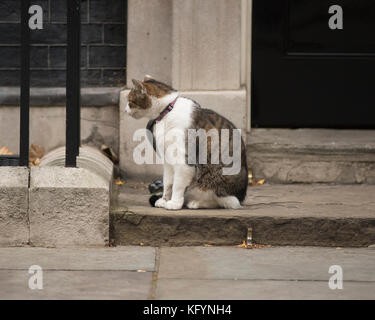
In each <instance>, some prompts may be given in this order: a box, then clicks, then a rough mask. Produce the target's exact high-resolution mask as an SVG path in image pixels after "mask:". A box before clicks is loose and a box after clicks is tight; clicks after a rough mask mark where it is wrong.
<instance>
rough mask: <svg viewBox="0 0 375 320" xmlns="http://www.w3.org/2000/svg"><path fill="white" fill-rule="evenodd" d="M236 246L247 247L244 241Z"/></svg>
mask: <svg viewBox="0 0 375 320" xmlns="http://www.w3.org/2000/svg"><path fill="white" fill-rule="evenodd" d="M236 247H237V248H247V244H246V241H244V242H242V244H239V245H238V246H236Z"/></svg>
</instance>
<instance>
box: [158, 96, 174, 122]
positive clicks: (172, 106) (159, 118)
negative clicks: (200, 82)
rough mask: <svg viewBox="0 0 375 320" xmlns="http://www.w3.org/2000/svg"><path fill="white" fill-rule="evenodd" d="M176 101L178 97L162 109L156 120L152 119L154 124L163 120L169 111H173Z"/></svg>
mask: <svg viewBox="0 0 375 320" xmlns="http://www.w3.org/2000/svg"><path fill="white" fill-rule="evenodd" d="M177 99H178V97H177V98H176V99H174V100H173V101H172V102H171V103H170V104H168V105H167V106H166V107H165V109H164V110H163V111H162V112H160V114H159V116H158V117H157V118H156V119H154V122H159V121H161V120H163V118H164V117H165V116H166V115H167V114H168V113H169V112H171V111H172V110H173V108H174V105H175V104H176V101H177Z"/></svg>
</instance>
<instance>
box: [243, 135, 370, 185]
mask: <svg viewBox="0 0 375 320" xmlns="http://www.w3.org/2000/svg"><path fill="white" fill-rule="evenodd" d="M247 157H248V166H249V168H251V169H252V170H253V174H254V176H255V178H256V179H266V180H267V181H269V182H272V183H340V184H352V183H357V184H362V183H365V184H375V130H334V129H295V130H294V129H252V130H251V132H250V133H249V134H248V136H247Z"/></svg>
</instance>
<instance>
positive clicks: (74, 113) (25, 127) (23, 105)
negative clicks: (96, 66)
mask: <svg viewBox="0 0 375 320" xmlns="http://www.w3.org/2000/svg"><path fill="white" fill-rule="evenodd" d="M20 1H21V85H20V109H21V110H20V148H19V150H20V152H19V155H14V156H13V155H12V156H0V166H28V165H29V122H30V121H29V119H30V28H29V18H30V15H29V8H30V0H20ZM80 7H81V0H67V12H68V15H67V24H68V26H67V27H68V34H67V36H68V37H67V39H68V40H67V77H66V157H65V165H66V166H67V167H75V166H76V164H77V156H78V155H79V146H80V109H81V108H80V61H81V59H80V48H81V42H80V41H81V40H80V29H81V19H80Z"/></svg>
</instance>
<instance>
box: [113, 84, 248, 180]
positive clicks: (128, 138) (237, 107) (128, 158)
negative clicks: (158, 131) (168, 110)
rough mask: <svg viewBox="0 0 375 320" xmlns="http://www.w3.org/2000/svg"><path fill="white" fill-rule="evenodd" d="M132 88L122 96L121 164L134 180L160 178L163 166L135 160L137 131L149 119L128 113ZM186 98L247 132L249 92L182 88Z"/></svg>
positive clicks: (143, 126)
mask: <svg viewBox="0 0 375 320" xmlns="http://www.w3.org/2000/svg"><path fill="white" fill-rule="evenodd" d="M128 94H129V90H124V91H122V92H121V95H120V167H121V169H123V170H124V171H125V173H126V174H127V176H128V177H129V178H132V179H138V180H140V179H144V178H147V179H151V178H155V177H160V175H161V174H162V172H163V171H162V166H160V165H137V164H136V163H135V162H134V160H133V150H134V148H135V147H136V146H137V142H134V141H133V134H134V132H135V131H136V130H138V129H141V128H146V125H147V122H148V120H147V119H140V120H135V119H133V118H131V117H130V116H128V115H127V114H126V113H125V108H126V105H127V97H128ZM180 95H181V96H183V97H187V98H191V99H193V100H196V101H197V102H198V103H199V104H200V105H201V106H202V108H207V109H212V110H215V111H216V112H218V113H220V114H221V115H223V116H224V117H226V118H228V119H229V120H231V121H232V122H233V123H234V124H235V125H236V126H237V128H239V129H242V132H243V133H245V132H246V91H245V90H232V91H183V92H180Z"/></svg>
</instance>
